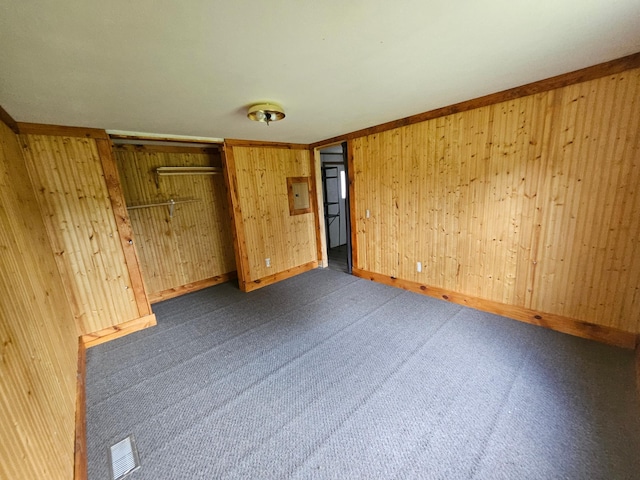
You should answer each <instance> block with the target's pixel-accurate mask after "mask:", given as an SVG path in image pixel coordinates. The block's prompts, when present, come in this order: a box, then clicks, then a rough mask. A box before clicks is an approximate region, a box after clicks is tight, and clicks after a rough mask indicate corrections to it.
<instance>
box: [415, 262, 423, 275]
mask: <svg viewBox="0 0 640 480" xmlns="http://www.w3.org/2000/svg"><path fill="white" fill-rule="evenodd" d="M416 271H417V272H418V273H420V272H421V271H422V262H416Z"/></svg>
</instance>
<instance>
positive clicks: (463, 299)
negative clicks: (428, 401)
mask: <svg viewBox="0 0 640 480" xmlns="http://www.w3.org/2000/svg"><path fill="white" fill-rule="evenodd" d="M353 274H354V275H355V276H357V277H360V278H366V279H367V280H371V281H374V282H378V283H383V284H385V285H390V286H392V287H398V288H402V289H403V290H409V291H411V292H416V293H420V294H423V295H428V296H430V297H434V298H438V299H440V300H445V301H447V302H451V303H457V304H458V305H464V306H466V307H471V308H475V309H476V310H482V311H484V312H489V313H495V314H497V315H501V316H504V317H508V318H512V319H514V320H519V321H521V322H525V323H530V324H532V325H538V326H540V327H545V328H549V329H551V330H555V331H558V332H562V333H568V334H570V335H574V336H577V337H582V338H588V339H589V340H596V341H598V342H602V343H606V344H609V345H614V346H616V347H622V348H627V349H633V348H634V346H635V344H636V335H635V334H632V333H629V332H625V331H622V330H618V329H615V328H612V327H605V326H602V325H596V324H593V323H587V322H581V321H579V320H576V319H574V318H570V317H563V316H561V315H554V314H552V313H546V312H538V311H536V310H531V309H528V308H523V307H519V306H514V305H507V304H504V303H500V302H493V301H490V300H485V299H482V298H477V297H472V296H469V295H462V294H460V293H458V292H453V291H450V290H446V289H443V288H438V287H431V286H428V285H423V284H421V283H417V282H412V281H409V280H403V279H399V278H394V277H389V276H386V275H381V274H379V273H374V272H367V271H365V270H360V269H358V268H354V269H353Z"/></svg>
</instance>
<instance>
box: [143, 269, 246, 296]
mask: <svg viewBox="0 0 640 480" xmlns="http://www.w3.org/2000/svg"><path fill="white" fill-rule="evenodd" d="M237 278H238V275H237V273H236V272H229V273H225V274H222V275H216V276H215V277H211V278H206V279H204V280H199V281H197V282H193V283H187V284H186V285H181V286H179V287H174V288H169V289H168V290H164V291H162V292H158V293H155V294H153V295H151V296H150V297H149V301H150V302H151V303H157V302H162V301H164V300H169V299H170V298H175V297H179V296H180V295H184V294H186V293H191V292H196V291H198V290H202V289H203V288H208V287H212V286H214V285H218V284H220V283H224V282H229V281H231V280H235V279H237Z"/></svg>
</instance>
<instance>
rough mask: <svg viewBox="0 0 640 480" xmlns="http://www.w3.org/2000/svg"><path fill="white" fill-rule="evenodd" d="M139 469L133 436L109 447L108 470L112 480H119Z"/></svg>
mask: <svg viewBox="0 0 640 480" xmlns="http://www.w3.org/2000/svg"><path fill="white" fill-rule="evenodd" d="M139 468H140V459H139V458H138V449H137V448H136V441H135V439H134V438H133V435H130V436H128V437H127V438H125V439H124V440H120V441H119V442H118V443H116V444H115V445H111V446H110V447H109V469H110V470H111V478H112V479H113V480H120V479H121V478H124V477H126V476H127V475H128V474H130V473H131V472H133V471H135V470H137V469H139Z"/></svg>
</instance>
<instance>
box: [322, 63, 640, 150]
mask: <svg viewBox="0 0 640 480" xmlns="http://www.w3.org/2000/svg"><path fill="white" fill-rule="evenodd" d="M638 67H640V52H638V53H634V54H632V55H628V56H626V57H622V58H618V59H615V60H611V61H609V62H604V63H600V64H598V65H593V66H591V67H586V68H582V69H580V70H575V71H573V72H568V73H563V74H561V75H556V76H555V77H550V78H546V79H543V80H539V81H537V82H532V83H528V84H526V85H521V86H518V87H514V88H510V89H507V90H503V91H501V92H497V93H491V94H489V95H484V96H482V97H477V98H474V99H471V100H466V101H464V102H460V103H456V104H453V105H448V106H446V107H442V108H436V109H434V110H429V111H427V112H423V113H418V114H416V115H411V116H409V117H405V118H400V119H398V120H392V121H390V122H386V123H382V124H380V125H375V126H372V127H368V128H363V129H361V130H356V131H355V132H351V133H347V134H344V135H339V136H337V137H332V138H328V139H326V140H322V141H320V142H315V143H312V144H311V145H310V148H317V147H324V146H328V145H330V144H335V143H339V142H341V141H345V140H350V139H353V138H357V137H364V136H367V135H371V134H374V133H380V132H384V131H386V130H392V129H394V128H399V127H404V126H407V125H413V124H415V123H420V122H424V121H426V120H431V119H434V118H438V117H444V116H447V115H451V114H454V113H460V112H465V111H467V110H473V109H476V108H480V107H486V106H488V105H494V104H496V103H500V102H504V101H507V100H514V99H516V98H520V97H526V96H528V95H534V94H536V93H542V92H547V91H549V90H555V89H557V88H561V87H566V86H569V85H573V84H576V83H581V82H586V81H589V80H595V79H598V78H602V77H606V76H608V75H614V74H616V73H620V72H624V71H625V70H630V69H632V68H638Z"/></svg>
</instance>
